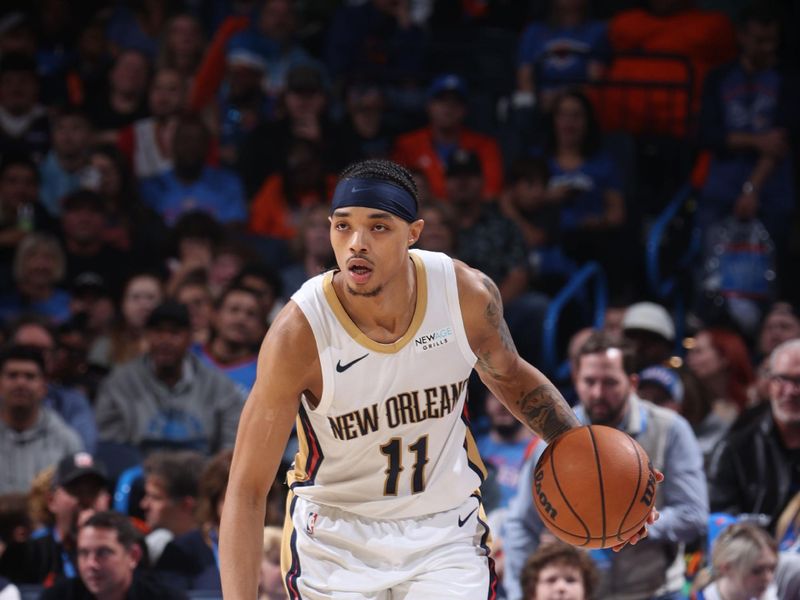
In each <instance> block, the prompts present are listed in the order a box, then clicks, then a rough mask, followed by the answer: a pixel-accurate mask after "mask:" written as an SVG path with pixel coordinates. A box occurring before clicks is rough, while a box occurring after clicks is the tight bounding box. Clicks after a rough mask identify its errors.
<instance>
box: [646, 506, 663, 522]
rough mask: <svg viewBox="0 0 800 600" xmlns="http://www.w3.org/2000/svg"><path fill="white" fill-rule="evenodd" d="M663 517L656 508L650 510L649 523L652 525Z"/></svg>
mask: <svg viewBox="0 0 800 600" xmlns="http://www.w3.org/2000/svg"><path fill="white" fill-rule="evenodd" d="M660 517H661V513H659V512H658V511H657V510H656V509H655V508H654V509H652V510H651V511H650V514H649V515H647V524H648V525H652V524H653V523H655V522H656V521H658V519H659V518H660Z"/></svg>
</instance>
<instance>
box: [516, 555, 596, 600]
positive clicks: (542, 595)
mask: <svg viewBox="0 0 800 600" xmlns="http://www.w3.org/2000/svg"><path fill="white" fill-rule="evenodd" d="M584 598H586V593H585V590H584V588H583V576H582V575H581V571H580V569H579V568H578V567H575V566H573V565H567V564H558V563H556V564H552V565H548V566H546V567H545V568H544V569H542V570H541V572H540V573H539V580H538V581H537V582H536V589H535V591H534V595H533V596H531V597H530V598H528V600H584Z"/></svg>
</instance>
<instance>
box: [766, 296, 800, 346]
mask: <svg viewBox="0 0 800 600" xmlns="http://www.w3.org/2000/svg"><path fill="white" fill-rule="evenodd" d="M795 338H800V316H798V314H797V311H796V310H795V309H794V308H793V307H792V305H791V304H789V303H788V302H776V303H775V304H773V305H772V308H770V310H769V312H768V313H767V314H766V316H765V317H764V321H763V322H762V323H761V331H760V332H759V335H758V353H759V355H760V356H762V357H766V356H769V355H770V354H771V353H772V351H773V350H775V348H777V347H778V346H779V345H780V344H782V343H783V342H788V341H789V340H793V339H795Z"/></svg>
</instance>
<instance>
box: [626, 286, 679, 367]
mask: <svg viewBox="0 0 800 600" xmlns="http://www.w3.org/2000/svg"><path fill="white" fill-rule="evenodd" d="M622 334H623V335H624V336H625V339H627V340H628V342H630V343H631V344H633V347H634V348H635V349H636V352H635V354H634V356H635V360H636V370H637V371H641V370H643V369H646V368H647V367H651V366H653V365H663V364H666V363H667V361H669V359H670V357H671V356H672V350H673V346H674V344H675V323H674V322H673V320H672V317H671V316H670V314H669V313H668V312H667V309H666V308H664V307H663V306H661V305H660V304H656V303H655V302H636V303H634V304H631V305H630V306H628V308H627V310H626V311H625V313H624V314H623V316H622Z"/></svg>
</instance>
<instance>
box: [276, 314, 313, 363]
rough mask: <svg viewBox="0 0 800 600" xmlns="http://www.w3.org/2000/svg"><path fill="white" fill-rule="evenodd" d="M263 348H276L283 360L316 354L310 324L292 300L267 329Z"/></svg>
mask: <svg viewBox="0 0 800 600" xmlns="http://www.w3.org/2000/svg"><path fill="white" fill-rule="evenodd" d="M263 347H265V348H268V349H274V348H276V347H278V349H279V350H280V353H281V356H282V357H284V360H291V359H292V358H294V357H296V356H298V355H307V354H308V353H309V352H316V349H317V347H316V342H315V339H314V332H313V330H312V329H311V324H310V323H309V322H308V319H307V318H306V315H305V314H304V313H303V311H302V310H301V308H300V307H299V306H298V305H297V303H296V302H295V301H294V300H289V301H288V302H287V303H286V305H285V306H284V307H283V308H282V309H281V310H280V312H279V313H278V315H277V316H276V317H275V320H274V321H273V322H272V324H271V325H270V327H269V331H267V335H266V337H265V338H264V344H263Z"/></svg>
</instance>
